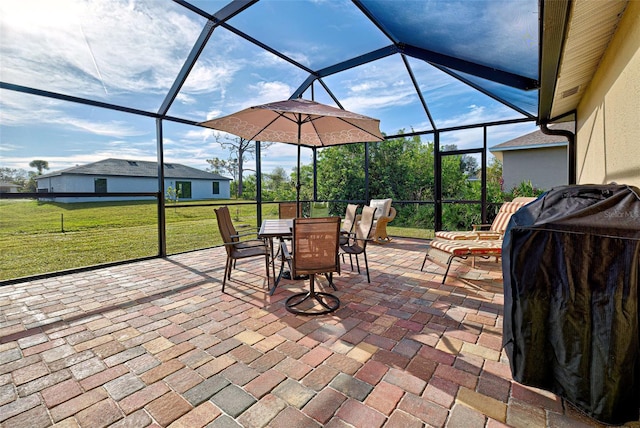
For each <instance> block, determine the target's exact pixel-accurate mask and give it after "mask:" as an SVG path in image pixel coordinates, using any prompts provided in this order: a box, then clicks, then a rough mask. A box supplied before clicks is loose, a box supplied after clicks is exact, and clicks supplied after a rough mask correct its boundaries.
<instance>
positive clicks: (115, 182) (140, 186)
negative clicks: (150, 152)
mask: <svg viewBox="0 0 640 428" xmlns="http://www.w3.org/2000/svg"><path fill="white" fill-rule="evenodd" d="M96 178H106V179H107V192H156V191H157V189H158V180H156V179H155V178H144V177H115V176H98V175H95V176H94V175H61V176H54V177H49V178H43V179H39V180H38V189H47V191H49V192H87V193H93V192H94V191H95V179H96ZM175 181H176V180H175V179H173V178H172V179H166V180H165V189H166V188H168V187H169V186H172V187H175ZM178 181H188V182H190V183H191V198H190V199H188V200H198V199H229V197H230V194H231V182H230V181H228V180H221V181H220V182H219V183H220V193H219V194H218V195H214V194H213V184H212V182H213V180H198V179H191V178H185V179H178ZM145 199H155V198H153V197H133V198H131V197H108V198H106V197H105V198H99V197H96V198H56V202H108V201H127V200H129V201H130V200H145ZM181 199H182V200H187V199H185V198H181Z"/></svg>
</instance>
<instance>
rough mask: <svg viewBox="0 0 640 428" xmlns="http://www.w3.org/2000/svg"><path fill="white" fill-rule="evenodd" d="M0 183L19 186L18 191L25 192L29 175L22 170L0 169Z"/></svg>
mask: <svg viewBox="0 0 640 428" xmlns="http://www.w3.org/2000/svg"><path fill="white" fill-rule="evenodd" d="M0 181H6V182H9V183H14V184H17V185H18V186H20V187H19V188H18V191H21V192H22V191H25V190H24V189H25V188H26V187H27V183H28V181H29V174H28V173H27V171H25V170H24V169H14V168H8V167H0Z"/></svg>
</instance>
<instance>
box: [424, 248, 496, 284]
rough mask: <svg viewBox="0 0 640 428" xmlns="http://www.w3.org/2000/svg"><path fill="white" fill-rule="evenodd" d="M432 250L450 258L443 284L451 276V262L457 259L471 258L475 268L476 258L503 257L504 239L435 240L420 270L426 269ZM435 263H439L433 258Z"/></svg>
mask: <svg viewBox="0 0 640 428" xmlns="http://www.w3.org/2000/svg"><path fill="white" fill-rule="evenodd" d="M431 250H438V251H442V252H444V253H446V254H447V255H448V256H449V257H448V259H447V263H446V265H447V270H446V271H445V273H444V276H443V277H442V284H444V281H445V280H446V279H447V275H448V274H449V269H450V268H451V262H452V261H453V259H455V258H459V259H463V260H464V259H467V258H469V257H471V261H472V263H471V266H472V267H475V258H476V257H481V258H485V259H488V258H489V257H495V258H496V260H497V259H498V258H499V257H501V256H502V239H492V240H491V239H472V240H462V239H457V240H440V239H434V240H432V241H431V243H430V246H429V249H428V250H427V254H425V256H424V260H423V261H422V267H421V268H420V270H421V271H422V270H423V269H424V265H425V263H426V262H427V258H429V252H430V251H431ZM431 260H433V261H434V262H436V263H437V261H436V260H435V259H433V258H431Z"/></svg>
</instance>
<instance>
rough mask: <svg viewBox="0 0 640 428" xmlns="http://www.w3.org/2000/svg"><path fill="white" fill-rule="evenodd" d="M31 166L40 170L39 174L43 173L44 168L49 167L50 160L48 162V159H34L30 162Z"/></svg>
mask: <svg viewBox="0 0 640 428" xmlns="http://www.w3.org/2000/svg"><path fill="white" fill-rule="evenodd" d="M29 166H30V167H31V168H35V169H37V170H38V175H42V170H43V169H49V162H47V161H46V160H39V159H36V160H32V161H31V162H29Z"/></svg>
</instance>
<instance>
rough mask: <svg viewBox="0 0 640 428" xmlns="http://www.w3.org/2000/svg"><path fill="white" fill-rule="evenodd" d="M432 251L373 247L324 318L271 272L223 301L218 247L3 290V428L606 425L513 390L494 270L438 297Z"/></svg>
mask: <svg viewBox="0 0 640 428" xmlns="http://www.w3.org/2000/svg"><path fill="white" fill-rule="evenodd" d="M424 251H425V242H424V241H418V240H409V239H400V238H396V239H394V241H393V242H392V243H390V244H387V245H384V246H380V245H371V246H369V247H368V254H369V261H370V272H371V283H370V284H368V283H367V281H366V276H365V275H364V272H363V273H362V274H360V275H359V274H358V273H357V272H351V270H350V268H349V265H348V264H343V265H342V268H343V272H342V274H341V275H340V276H337V275H336V276H335V279H334V280H335V283H336V286H337V287H338V291H337V292H335V294H336V295H337V296H339V298H340V300H341V301H342V304H341V307H340V309H339V310H338V311H336V312H334V313H333V314H330V315H323V316H314V317H304V316H294V315H292V314H290V313H289V312H287V311H286V310H285V309H284V300H286V298H287V297H288V296H290V295H291V294H292V293H295V292H299V291H300V290H301V289H302V287H303V286H307V282H304V283H303V282H301V281H282V282H281V284H280V287H279V288H278V290H277V292H276V293H275V294H274V295H273V296H269V295H268V294H267V293H266V288H265V287H266V283H265V278H264V277H263V276H262V275H263V270H264V261H263V260H260V259H257V260H247V261H239V262H238V269H236V270H235V271H234V272H233V276H232V281H231V282H228V283H227V288H226V291H227V293H225V294H223V293H222V292H221V291H220V290H221V280H222V274H223V271H224V264H225V254H224V249H222V248H215V249H210V250H203V251H196V252H192V253H187V254H180V255H176V256H172V257H168V258H167V259H155V260H148V261H142V262H136V263H130V264H126V265H121V266H117V267H110V268H103V269H97V270H92V271H88V272H82V273H75V274H69V275H65V276H59V277H52V278H49V279H43V280H36V281H32V282H25V283H19V284H15V285H8V286H4V287H0V310H1V317H0V425H1V426H2V427H29V428H37V427H46V426H50V425H56V426H64V427H77V426H80V427H91V428H94V427H103V426H122V427H125V426H126V427H144V426H172V427H203V426H208V427H235V426H243V427H263V426H270V427H287V428H297V427H319V426H326V427H352V426H353V427H362V428H372V427H382V426H384V427H402V428H407V427H421V426H434V427H444V426H447V427H465V428H473V427H492V428H493V427H500V426H515V427H580V426H588V427H592V426H599V424H597V423H595V422H594V421H592V420H590V419H588V418H586V417H584V416H582V415H581V414H580V413H579V412H577V411H576V410H575V409H574V408H573V407H572V406H570V405H569V404H567V403H565V402H564V401H563V400H561V399H559V398H558V397H556V396H555V395H553V394H551V393H548V392H544V391H540V390H536V389H533V388H528V387H525V386H522V385H520V384H518V383H515V382H513V381H512V380H511V376H510V370H509V364H508V360H507V358H506V357H505V354H504V353H503V352H501V332H502V330H501V329H502V310H503V309H502V308H503V294H502V274H501V271H500V264H499V263H495V262H493V261H486V262H479V263H478V264H477V265H476V268H475V269H472V268H471V267H470V266H469V265H467V264H461V263H456V262H454V267H453V268H452V272H451V274H450V277H449V278H447V281H446V284H445V285H442V284H440V281H441V278H442V276H441V275H442V273H444V269H443V268H442V267H441V266H439V265H437V264H433V263H429V264H428V266H427V267H426V268H425V272H421V271H420V265H421V264H422V259H423V257H424ZM322 281H325V280H324V279H322Z"/></svg>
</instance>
